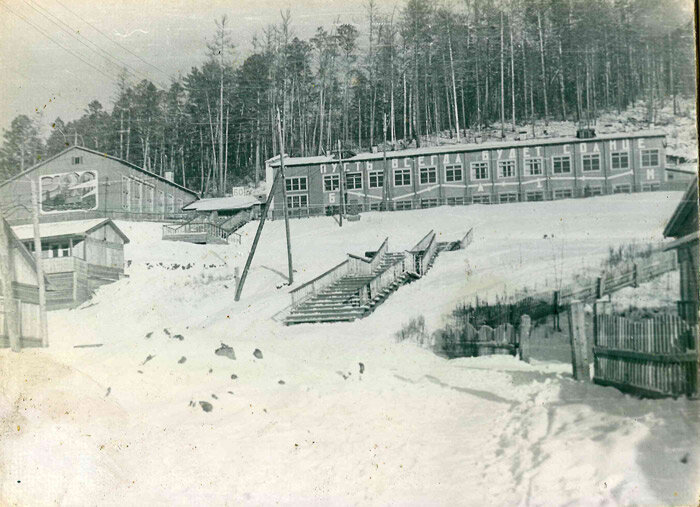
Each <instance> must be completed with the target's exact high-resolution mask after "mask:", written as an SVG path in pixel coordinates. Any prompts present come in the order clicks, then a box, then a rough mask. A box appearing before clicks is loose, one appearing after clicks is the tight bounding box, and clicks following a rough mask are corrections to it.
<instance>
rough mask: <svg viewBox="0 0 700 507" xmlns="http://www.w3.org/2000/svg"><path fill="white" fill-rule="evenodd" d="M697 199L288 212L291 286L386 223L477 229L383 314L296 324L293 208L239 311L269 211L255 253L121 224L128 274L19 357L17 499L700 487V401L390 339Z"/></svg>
mask: <svg viewBox="0 0 700 507" xmlns="http://www.w3.org/2000/svg"><path fill="white" fill-rule="evenodd" d="M681 195H682V194H681V193H679V192H675V193H660V192H656V193H648V194H632V195H616V196H607V197H597V198H589V199H576V200H566V201H555V202H544V203H514V204H504V205H498V206H481V205H474V206H465V207H440V208H435V209H430V210H414V211H405V212H396V213H364V214H362V217H361V220H360V221H359V222H346V223H345V224H344V225H343V227H342V228H339V227H338V225H337V224H336V222H335V221H334V220H333V219H332V218H313V219H301V220H293V221H291V222H290V224H291V233H292V244H293V258H294V266H295V270H296V273H295V284H294V285H293V286H297V285H299V284H301V283H303V282H304V281H307V280H309V279H311V278H313V277H315V276H316V275H318V274H320V273H321V272H323V271H324V270H326V269H328V268H329V267H331V266H333V265H335V264H337V263H339V262H340V261H342V260H343V258H344V256H345V254H346V253H348V252H350V253H356V254H363V253H364V252H365V251H366V250H373V249H376V248H377V247H378V246H379V244H380V243H381V242H382V240H383V239H384V238H385V237H387V236H388V237H389V251H400V250H403V249H407V248H409V247H411V246H413V244H415V243H416V242H417V241H418V240H419V239H420V238H421V237H422V236H424V235H425V233H427V232H428V230H430V229H434V230H435V231H436V232H437V233H438V235H439V236H438V237H439V239H440V240H456V239H460V238H461V237H462V236H463V235H464V233H465V232H466V231H467V230H468V229H469V228H470V227H474V231H475V237H474V242H473V244H472V245H471V246H469V247H468V248H467V249H466V250H460V251H457V252H444V253H442V254H440V256H439V257H438V259H437V261H436V263H435V266H434V267H433V269H432V270H431V271H430V272H429V273H428V275H427V276H426V277H425V278H424V279H421V280H420V281H418V282H416V283H413V284H410V285H407V286H405V287H402V288H401V289H399V290H398V291H397V292H396V293H395V294H393V295H392V296H391V297H390V298H389V299H388V300H387V301H386V302H385V303H384V304H383V305H381V306H380V307H379V308H378V309H377V310H376V311H375V312H374V313H373V314H371V315H370V316H369V317H367V318H365V319H362V320H359V321H356V322H353V323H344V324H332V325H331V324H319V325H301V326H292V327H285V326H283V325H281V324H280V323H278V322H276V321H275V320H273V319H272V317H273V316H274V315H275V314H276V313H277V312H279V311H281V310H283V309H284V308H285V307H286V306H287V305H288V304H289V303H290V299H289V293H288V291H289V287H286V286H283V284H284V282H285V273H286V249H285V236H284V223H283V222H281V221H275V222H269V223H268V224H266V226H265V230H264V233H263V236H262V239H261V241H260V246H259V249H258V253H257V255H256V258H255V261H254V263H253V268H252V270H251V272H250V275H249V278H248V282H247V284H246V286H245V290H244V293H243V297H242V298H241V301H240V302H238V303H236V302H234V292H235V287H234V282H233V274H234V270H235V268H236V267H239V268H242V266H243V263H244V262H245V256H246V255H247V252H248V250H249V248H250V244H251V242H252V238H253V236H254V234H255V227H256V225H257V224H256V223H251V224H248V225H247V226H246V227H245V228H244V229H243V230H242V231H243V242H242V244H241V245H208V246H198V245H190V244H182V243H170V242H164V241H161V240H160V226H159V225H158V224H149V223H127V222H119V223H118V225H119V227H120V228H122V230H123V231H124V232H125V233H126V235H127V236H128V237H129V238H130V239H131V243H129V244H128V245H127V246H126V258H127V259H128V260H129V261H130V266H129V267H128V268H127V274H128V275H129V277H128V278H126V279H124V280H121V281H119V282H117V283H115V284H112V285H106V286H103V287H101V288H100V289H99V291H98V293H97V294H96V296H94V297H93V299H92V300H90V301H88V302H87V303H85V304H84V305H83V308H80V309H76V310H66V311H60V312H54V313H52V314H51V315H50V322H49V325H50V341H51V346H50V348H48V349H44V350H38V349H27V350H24V351H22V353H21V354H19V355H16V354H12V353H10V352H9V351H8V350H6V349H5V350H0V421H1V422H2V424H3V428H4V429H5V432H4V433H3V434H4V435H7V434H11V435H12V436H11V437H10V438H6V439H5V440H4V441H2V442H0V468H3V473H2V474H0V477H1V478H2V482H1V483H0V504H9V505H14V504H18V505H46V504H54V503H57V504H60V505H83V504H101V505H148V504H150V505H172V504H173V503H174V504H177V505H224V504H233V505H267V504H273V503H281V504H286V505H357V504H362V505H364V504H369V505H389V504H392V505H514V504H524V503H525V502H526V499H529V503H530V504H534V505H559V504H567V503H571V502H573V503H575V504H579V503H583V504H604V505H610V504H655V505H656V504H664V505H667V504H668V505H670V504H678V505H683V504H688V503H692V502H695V501H697V498H696V496H695V495H696V494H697V491H696V489H695V488H694V487H693V485H694V484H697V480H698V478H699V477H698V471H699V467H698V457H697V456H698V455H699V453H698V449H697V443H696V440H697V434H698V432H699V431H700V416H699V413H698V403H697V402H690V401H687V400H677V401H673V400H664V401H640V400H638V399H635V398H632V397H629V396H625V395H622V394H620V393H619V392H618V391H616V390H615V389H612V388H602V387H598V386H594V385H586V384H582V383H576V382H574V381H573V380H572V379H571V366H570V364H568V363H562V362H553V361H549V362H546V361H534V364H532V365H529V364H525V363H522V362H519V361H517V360H516V359H515V358H511V357H509V356H492V357H482V358H468V359H456V360H451V361H448V360H446V359H443V358H440V357H437V356H435V355H434V354H433V353H432V352H430V351H428V350H425V349H421V348H419V347H417V346H416V345H414V344H411V343H396V341H395V339H394V333H395V332H396V331H397V330H398V329H399V328H400V327H401V326H402V325H403V324H404V323H405V322H407V321H408V320H409V318H411V317H415V316H418V315H423V316H424V317H425V319H426V323H427V326H428V329H429V330H434V329H435V328H436V327H437V326H439V325H440V324H441V322H442V319H443V318H444V316H445V315H446V314H447V313H448V312H450V311H451V309H452V308H453V307H454V306H455V305H456V304H457V303H459V302H461V301H465V300H469V299H471V298H473V297H475V296H477V295H478V296H479V298H494V297H496V296H497V295H502V294H503V293H504V292H513V291H515V290H519V289H522V288H524V287H530V288H533V289H535V288H539V289H544V288H546V287H549V288H552V287H554V286H556V285H557V284H562V283H566V280H567V279H568V278H570V277H571V276H572V275H573V274H574V273H576V272H580V271H581V270H583V269H591V270H598V269H599V268H600V261H601V260H602V259H603V258H605V257H606V256H607V253H608V247H609V246H616V245H620V244H624V243H629V242H634V241H636V242H650V241H659V240H662V230H663V227H664V225H665V223H666V220H667V219H668V217H670V215H671V213H672V212H673V209H674V208H675V206H676V205H677V203H678V201H679V199H680V197H681ZM545 235H546V236H547V238H546V239H545V237H544V236H545ZM222 343H224V344H226V345H228V346H230V347H232V348H233V351H234V353H235V359H233V358H232V357H230V356H227V355H226V354H216V353H215V350H217V349H218V348H219V347H221V345H222ZM90 344H101V346H99V347H80V348H75V347H74V346H75V345H90ZM256 349H257V352H256ZM8 428H10V429H12V431H11V432H9V431H8ZM669 441H672V442H673V444H670V443H669Z"/></svg>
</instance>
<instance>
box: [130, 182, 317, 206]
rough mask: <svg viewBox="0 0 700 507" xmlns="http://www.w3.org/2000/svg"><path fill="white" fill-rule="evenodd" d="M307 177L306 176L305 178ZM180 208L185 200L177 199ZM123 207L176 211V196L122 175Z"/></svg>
mask: <svg viewBox="0 0 700 507" xmlns="http://www.w3.org/2000/svg"><path fill="white" fill-rule="evenodd" d="M304 179H306V178H304ZM177 206H178V209H181V208H182V206H184V201H183V200H182V199H181V198H180V199H177ZM122 209H124V210H126V211H131V212H136V213H155V212H159V213H164V212H166V211H167V212H170V213H175V198H174V197H173V195H172V194H167V195H166V194H165V192H163V191H162V190H158V191H157V192H156V189H155V187H153V186H152V185H149V184H147V183H144V182H142V181H139V180H136V179H133V178H129V177H127V176H122Z"/></svg>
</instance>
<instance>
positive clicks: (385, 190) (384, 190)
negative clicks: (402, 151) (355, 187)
mask: <svg viewBox="0 0 700 507" xmlns="http://www.w3.org/2000/svg"><path fill="white" fill-rule="evenodd" d="M383 131H384V145H383V146H382V154H383V155H382V158H383V161H382V162H383V164H384V165H383V167H382V203H383V205H384V208H385V209H384V211H389V193H388V185H387V182H388V180H389V178H387V176H388V175H389V171H388V169H387V164H386V113H384V125H383Z"/></svg>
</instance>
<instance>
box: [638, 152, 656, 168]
mask: <svg viewBox="0 0 700 507" xmlns="http://www.w3.org/2000/svg"><path fill="white" fill-rule="evenodd" d="M658 165H659V150H642V167H657V166H658Z"/></svg>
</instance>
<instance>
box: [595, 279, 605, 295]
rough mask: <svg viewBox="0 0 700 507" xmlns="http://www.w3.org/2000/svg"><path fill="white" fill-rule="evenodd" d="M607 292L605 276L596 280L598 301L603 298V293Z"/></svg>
mask: <svg viewBox="0 0 700 507" xmlns="http://www.w3.org/2000/svg"><path fill="white" fill-rule="evenodd" d="M604 292H605V276H604V275H603V276H599V277H598V278H596V279H595V297H596V299H600V298H602V297H603V293H604Z"/></svg>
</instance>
